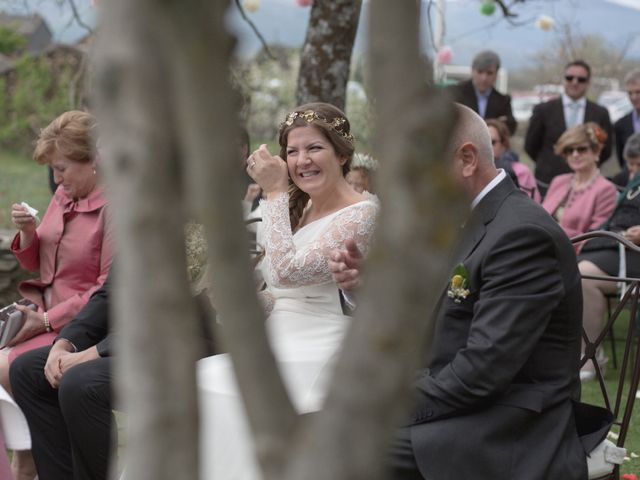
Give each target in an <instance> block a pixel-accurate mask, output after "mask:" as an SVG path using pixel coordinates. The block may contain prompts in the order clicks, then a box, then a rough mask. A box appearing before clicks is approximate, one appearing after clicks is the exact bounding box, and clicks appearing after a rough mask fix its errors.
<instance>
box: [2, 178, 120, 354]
mask: <svg viewBox="0 0 640 480" xmlns="http://www.w3.org/2000/svg"><path fill="white" fill-rule="evenodd" d="M106 205H107V200H106V197H105V193H104V190H103V189H102V188H101V187H97V188H95V189H94V190H93V192H91V193H90V194H89V195H88V196H87V197H86V198H83V199H81V200H78V201H77V202H74V201H73V200H72V199H71V198H70V197H68V196H67V194H66V193H65V191H64V189H63V188H61V187H60V188H58V189H57V190H56V193H55V195H54V196H53V198H52V199H51V202H50V203H49V206H48V207H47V211H46V212H45V214H44V217H43V218H42V223H41V224H40V225H39V226H38V228H37V230H36V235H35V238H34V239H33V242H31V245H29V246H28V247H26V248H21V246H20V234H19V233H18V234H17V235H16V236H15V238H14V239H13V243H12V244H11V249H12V250H13V252H14V254H15V256H16V258H17V259H18V261H19V262H20V265H21V266H22V267H23V268H24V269H26V270H29V271H38V272H39V273H40V276H39V277H38V278H36V279H32V280H25V281H24V282H22V283H21V284H20V287H19V292H20V294H21V295H22V296H23V297H25V298H28V299H29V300H31V301H32V302H33V303H35V304H36V305H37V306H38V310H39V311H43V310H45V295H46V298H47V299H48V301H47V303H48V309H47V311H48V313H49V322H50V323H51V327H52V328H53V330H54V331H53V332H50V333H42V334H40V335H37V336H36V337H33V338H31V339H29V340H27V341H26V342H23V343H22V344H20V345H17V346H16V347H14V348H13V349H12V351H11V354H10V356H9V359H10V360H12V359H13V358H15V357H16V356H17V355H19V354H20V353H22V352H26V351H28V350H31V349H33V348H38V347H41V346H44V345H49V344H51V342H52V341H53V339H54V338H55V337H56V335H57V333H56V332H59V331H60V330H61V329H62V327H64V326H65V325H66V324H67V323H68V322H69V321H70V320H71V319H72V318H73V317H75V315H76V314H77V313H78V312H79V311H80V309H82V307H83V306H84V305H85V303H87V301H88V300H89V297H90V296H91V294H92V293H93V292H94V291H95V290H97V289H98V288H99V287H100V286H101V285H102V284H103V283H104V281H105V279H106V278H107V274H108V273H109V268H110V267H111V260H112V257H113V245H112V243H113V241H112V238H111V233H110V229H109V227H108V221H107V209H106Z"/></svg>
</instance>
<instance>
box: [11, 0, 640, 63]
mask: <svg viewBox="0 0 640 480" xmlns="http://www.w3.org/2000/svg"><path fill="white" fill-rule="evenodd" d="M75 1H76V4H77V6H78V9H79V11H80V12H81V14H82V16H83V18H84V19H85V20H86V22H87V23H89V24H93V23H94V22H95V11H94V10H93V8H92V7H91V4H90V3H91V2H90V0H75ZM105 1H108V0H105ZM241 1H245V0H241ZM389 1H399V0H389ZM423 1H424V3H425V5H427V4H428V3H429V2H428V1H427V0H423ZM259 2H260V7H259V8H258V10H257V11H256V12H255V13H249V16H250V17H251V19H252V20H253V21H254V22H255V24H256V25H257V26H258V28H259V29H260V31H261V32H262V34H263V35H264V36H265V37H266V38H267V41H269V42H279V43H283V44H285V45H288V46H301V45H302V43H303V41H304V37H305V32H306V27H307V21H308V16H309V8H301V7H298V6H297V5H296V2H295V0H259ZM434 3H435V0H434ZM0 5H4V7H5V10H6V9H8V8H9V9H10V10H11V11H13V12H15V13H26V12H25V8H26V7H25V5H28V6H29V8H32V9H35V10H37V11H38V12H39V13H40V14H41V15H43V16H44V17H45V18H46V20H47V22H48V23H49V25H50V27H51V29H52V30H53V32H54V35H55V38H56V40H58V41H65V42H72V41H75V40H77V39H78V38H80V37H81V36H83V35H84V34H85V33H86V31H85V30H84V29H83V28H81V27H80V26H79V25H77V24H76V23H75V22H74V21H73V16H72V15H71V12H70V9H69V7H68V6H67V5H66V3H65V4H64V5H63V6H62V7H61V6H59V5H58V4H57V2H56V1H55V0H25V1H16V0H0ZM479 5H480V0H448V1H447V2H446V14H445V19H446V29H445V44H447V45H450V46H451V47H452V49H453V63H454V64H468V62H469V61H470V59H471V58H472V57H473V55H475V53H477V51H478V50H479V49H481V48H491V49H494V50H496V51H497V52H499V53H500V55H501V56H502V58H503V63H504V66H505V67H506V68H519V67H521V66H524V65H526V62H527V59H528V58H529V56H530V55H531V54H532V53H534V52H535V51H538V50H540V49H542V48H547V47H548V46H549V45H550V44H551V42H552V40H553V38H554V36H555V35H556V33H554V32H553V31H551V32H543V31H541V30H539V29H537V28H536V27H535V20H536V18H537V17H538V16H539V15H543V14H544V15H549V16H551V17H553V18H554V19H555V20H556V21H557V22H558V24H562V23H567V24H569V25H571V28H572V30H573V31H574V32H576V33H600V34H601V35H603V37H605V39H606V41H607V42H609V43H611V44H612V45H614V46H622V45H623V44H624V43H625V42H626V41H627V39H628V38H630V37H631V36H632V35H637V36H638V39H636V40H635V41H634V42H633V44H632V47H631V49H630V50H629V54H630V56H632V57H637V58H640V0H528V1H527V2H526V3H525V4H521V5H520V6H518V7H516V9H515V11H516V12H517V13H518V14H519V15H518V18H517V20H518V22H520V23H522V25H520V26H517V27H514V26H513V25H510V24H509V23H508V22H506V21H505V20H504V19H502V17H501V15H499V13H498V12H496V13H495V14H494V15H493V16H492V17H486V16H483V15H481V14H480V13H479ZM366 10H367V8H366V6H365V8H363V12H366ZM425 11H426V8H425ZM433 11H434V9H432V12H433ZM432 16H433V14H432ZM231 18H232V19H233V20H232V23H233V25H235V30H236V32H237V35H238V36H239V37H240V46H241V51H242V52H243V53H244V54H250V53H253V52H255V51H256V50H257V49H258V48H259V43H258V41H257V39H256V37H255V36H254V35H253V33H252V32H251V31H250V29H249V27H248V26H247V25H246V23H244V22H242V21H240V20H239V18H238V16H237V15H231ZM423 23H424V25H425V28H424V32H425V39H424V43H425V44H428V43H429V40H428V37H429V34H428V28H426V27H427V21H426V15H425V18H424V22H423ZM613 26H615V28H614V27H613ZM365 39H366V22H361V25H360V29H359V35H358V41H357V51H359V52H361V51H362V50H363V49H364V44H365ZM430 53H431V52H430Z"/></svg>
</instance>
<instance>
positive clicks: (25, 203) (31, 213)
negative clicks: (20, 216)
mask: <svg viewBox="0 0 640 480" xmlns="http://www.w3.org/2000/svg"><path fill="white" fill-rule="evenodd" d="M20 205H22V206H23V207H24V208H26V209H27V212H29V215H31V216H32V217H36V216H37V215H38V210H36V209H35V208H33V207H31V206H30V205H29V204H28V203H27V202H22V203H21V204H20Z"/></svg>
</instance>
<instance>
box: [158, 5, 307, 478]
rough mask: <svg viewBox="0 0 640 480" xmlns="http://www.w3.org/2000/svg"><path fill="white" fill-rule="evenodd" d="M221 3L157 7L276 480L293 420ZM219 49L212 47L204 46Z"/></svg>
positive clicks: (262, 446) (219, 270)
mask: <svg viewBox="0 0 640 480" xmlns="http://www.w3.org/2000/svg"><path fill="white" fill-rule="evenodd" d="M229 3H230V2H229V1H228V0H188V1H186V2H185V1H170V2H164V3H163V7H164V9H165V10H166V12H165V13H166V15H165V16H164V19H165V20H166V23H165V25H164V28H165V29H166V31H167V32H169V34H170V37H171V38H172V43H171V45H169V44H167V48H168V49H169V51H168V53H169V56H170V57H171V58H172V59H173V65H172V71H173V72H174V74H175V76H174V80H173V81H174V89H175V104H176V114H177V120H178V121H177V126H178V136H179V138H180V139H181V140H180V142H181V148H182V150H183V152H184V154H185V156H186V158H188V159H189V161H188V162H187V165H186V168H187V171H188V176H187V180H188V188H187V191H188V192H190V195H191V197H190V200H191V207H192V208H193V210H194V211H195V212H196V214H197V217H198V219H200V220H202V222H203V223H204V225H205V231H206V236H207V239H208V243H209V260H210V265H209V272H210V273H211V274H212V276H211V277H212V278H211V280H210V283H211V286H212V288H213V291H214V297H215V298H216V299H217V304H216V308H217V310H218V313H219V314H220V316H221V318H222V322H223V328H222V329H221V332H222V333H223V340H224V341H225V345H226V347H227V350H228V351H229V353H230V354H231V358H232V362H233V366H234V369H235V371H236V375H237V380H238V386H239V389H240V392H241V394H242V396H243V399H244V402H245V405H246V408H247V412H248V419H249V424H250V426H251V428H252V432H253V436H254V442H255V445H256V450H257V454H258V460H259V463H260V465H261V467H262V469H263V472H264V478H265V479H271V478H273V479H279V478H280V477H279V472H280V468H281V467H282V463H283V461H284V459H285V458H286V454H287V451H288V449H289V448H290V441H291V440H290V435H289V433H290V431H291V430H292V429H293V428H294V426H295V423H296V421H297V415H296V413H295V410H294V408H293V405H292V403H291V401H290V399H289V396H288V394H287V392H286V390H285V387H284V383H283V381H282V379H281V377H280V374H279V372H278V369H277V367H276V363H275V357H274V355H273V353H272V351H271V347H270V345H269V343H268V341H267V335H266V330H265V323H264V314H263V312H262V309H261V307H260V305H259V303H258V301H257V298H256V295H255V292H256V285H255V283H254V280H253V276H252V274H251V268H250V261H249V255H248V252H249V243H248V240H247V235H246V230H245V227H244V224H243V222H242V211H241V204H240V200H241V198H242V195H243V193H244V192H243V191H242V182H241V175H243V174H244V173H243V170H244V162H243V159H241V158H239V157H238V148H237V142H236V139H237V136H238V129H237V125H238V110H239V103H238V102H237V100H238V98H237V97H236V96H234V92H232V91H231V87H230V82H229V80H230V78H229V64H230V60H231V53H232V47H233V42H232V39H231V37H230V36H229V35H228V34H227V33H226V28H225V23H224V14H225V11H226V9H227V8H228V5H229ZM212 45H215V46H216V48H215V49H212V48H211V46H212Z"/></svg>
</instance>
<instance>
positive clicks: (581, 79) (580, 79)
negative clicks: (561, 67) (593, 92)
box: [564, 75, 589, 83]
mask: <svg viewBox="0 0 640 480" xmlns="http://www.w3.org/2000/svg"><path fill="white" fill-rule="evenodd" d="M564 79H565V80H566V81H567V82H569V83H571V82H573V81H574V80H576V81H577V82H578V83H587V82H588V81H589V79H588V78H587V77H578V76H577V75H565V76H564Z"/></svg>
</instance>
